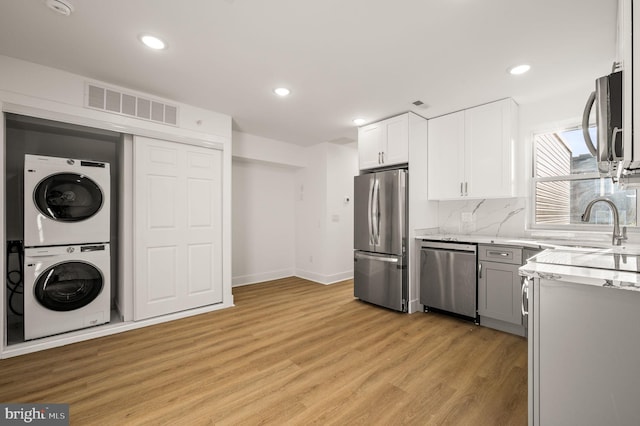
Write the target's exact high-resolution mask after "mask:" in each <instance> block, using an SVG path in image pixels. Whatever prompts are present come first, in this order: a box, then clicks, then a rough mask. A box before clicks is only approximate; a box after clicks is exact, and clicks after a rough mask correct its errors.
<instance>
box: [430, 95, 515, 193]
mask: <svg viewBox="0 0 640 426" xmlns="http://www.w3.org/2000/svg"><path fill="white" fill-rule="evenodd" d="M516 134H517V105H516V103H515V102H514V101H513V100H512V99H504V100H501V101H497V102H492V103H489V104H485V105H481V106H478V107H475V108H469V109H467V110H464V111H459V112H456V113H453V114H448V115H444V116H441V117H437V118H434V119H432V120H429V149H428V152H429V155H428V164H429V168H428V175H429V178H428V197H429V199H430V200H461V199H469V198H508V197H514V196H516V195H517V194H516V190H517V185H516V180H515V171H516V170H515V169H516V164H515V151H514V150H515V146H514V144H515V138H516Z"/></svg>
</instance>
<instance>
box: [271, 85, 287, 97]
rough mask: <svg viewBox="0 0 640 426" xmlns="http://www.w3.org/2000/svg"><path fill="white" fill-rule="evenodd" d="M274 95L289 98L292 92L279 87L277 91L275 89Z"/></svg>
mask: <svg viewBox="0 0 640 426" xmlns="http://www.w3.org/2000/svg"><path fill="white" fill-rule="evenodd" d="M273 93H275V94H276V95H278V96H288V95H289V94H290V93H291V90H289V89H287V88H286V87H278V88H277V89H273Z"/></svg>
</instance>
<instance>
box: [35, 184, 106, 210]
mask: <svg viewBox="0 0 640 426" xmlns="http://www.w3.org/2000/svg"><path fill="white" fill-rule="evenodd" d="M33 201H34V203H35V204H36V207H37V208H38V210H39V211H40V213H42V214H43V215H45V216H46V217H48V218H50V219H53V220H57V221H61V222H80V221H82V220H85V219H89V218H90V217H92V216H93V215H95V214H96V213H98V211H100V208H102V203H103V195H102V190H101V189H100V187H99V186H98V184H96V183H95V182H94V181H93V180H91V179H89V178H88V177H86V176H84V175H81V174H77V173H58V174H55V175H51V176H48V177H46V178H44V179H42V180H41V181H40V183H38V185H37V186H36V188H35V190H34V192H33Z"/></svg>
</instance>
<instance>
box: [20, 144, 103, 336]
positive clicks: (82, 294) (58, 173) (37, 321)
mask: <svg viewBox="0 0 640 426" xmlns="http://www.w3.org/2000/svg"><path fill="white" fill-rule="evenodd" d="M110 210H111V209H110V169H109V163H104V162H97V161H86V160H76V159H68V158H59V157H47V156H39V155H30V154H27V155H25V160H24V247H25V248H24V338H25V340H31V339H36V338H40V337H45V336H50V335H54V334H59V333H64V332H68V331H72V330H77V329H81V328H86V327H91V326H95V325H99V324H104V323H107V322H109V319H110V310H111V309H110V308H111V279H110V271H111V255H110V247H109V242H110V218H111V217H110V216H111V214H110Z"/></svg>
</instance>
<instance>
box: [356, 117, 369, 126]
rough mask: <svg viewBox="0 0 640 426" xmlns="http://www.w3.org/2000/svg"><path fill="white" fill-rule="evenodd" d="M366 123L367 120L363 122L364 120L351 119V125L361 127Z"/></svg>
mask: <svg viewBox="0 0 640 426" xmlns="http://www.w3.org/2000/svg"><path fill="white" fill-rule="evenodd" d="M366 122H367V120H365V119H364V118H354V119H353V124H355V125H356V126H362V125H363V124H364V123H366Z"/></svg>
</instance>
